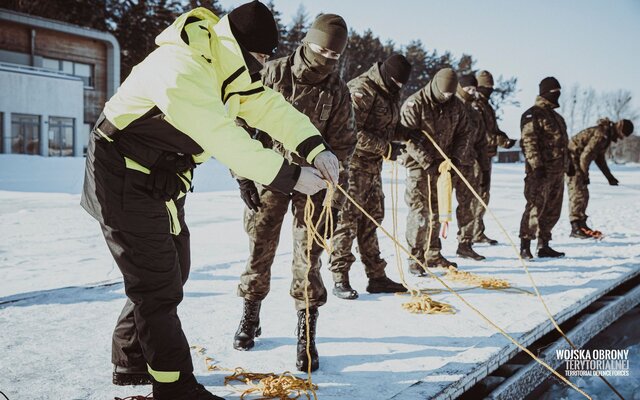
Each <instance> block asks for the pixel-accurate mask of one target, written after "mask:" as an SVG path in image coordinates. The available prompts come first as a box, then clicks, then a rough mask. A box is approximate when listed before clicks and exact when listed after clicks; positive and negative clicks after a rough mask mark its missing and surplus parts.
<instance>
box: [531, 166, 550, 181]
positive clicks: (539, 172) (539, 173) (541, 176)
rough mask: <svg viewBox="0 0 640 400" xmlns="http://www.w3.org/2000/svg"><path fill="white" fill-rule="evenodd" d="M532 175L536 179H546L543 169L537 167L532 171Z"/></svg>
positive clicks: (545, 172)
mask: <svg viewBox="0 0 640 400" xmlns="http://www.w3.org/2000/svg"><path fill="white" fill-rule="evenodd" d="M533 174H534V175H535V176H536V178H538V179H544V178H546V177H547V170H546V169H545V168H544V167H538V168H536V169H534V170H533Z"/></svg>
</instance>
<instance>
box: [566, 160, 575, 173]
mask: <svg viewBox="0 0 640 400" xmlns="http://www.w3.org/2000/svg"><path fill="white" fill-rule="evenodd" d="M567 176H576V167H574V166H573V163H572V162H569V168H568V169H567Z"/></svg>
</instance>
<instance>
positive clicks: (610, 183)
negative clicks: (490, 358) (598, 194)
mask: <svg viewBox="0 0 640 400" xmlns="http://www.w3.org/2000/svg"><path fill="white" fill-rule="evenodd" d="M608 180H609V185H611V186H618V183H620V182H618V180H617V179H616V178H614V177H613V176H612V177H611V178H609V179H608Z"/></svg>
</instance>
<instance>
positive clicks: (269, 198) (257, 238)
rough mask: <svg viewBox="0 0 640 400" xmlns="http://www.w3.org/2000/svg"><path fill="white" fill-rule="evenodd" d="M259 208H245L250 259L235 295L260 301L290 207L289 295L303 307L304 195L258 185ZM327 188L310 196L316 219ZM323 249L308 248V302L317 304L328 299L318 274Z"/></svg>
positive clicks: (305, 255)
mask: <svg viewBox="0 0 640 400" xmlns="http://www.w3.org/2000/svg"><path fill="white" fill-rule="evenodd" d="M256 186H257V187H258V190H260V201H261V202H262V207H260V210H259V211H257V212H254V211H251V210H249V209H248V208H245V210H244V228H245V231H246V232H247V235H248V236H249V259H248V261H247V267H246V270H245V271H244V273H243V274H242V275H241V277H240V284H239V285H238V296H240V297H244V298H245V299H246V300H253V301H257V300H263V299H264V298H265V297H266V296H267V294H268V293H269V289H270V286H271V266H272V265H273V260H274V258H275V256H276V250H277V248H278V243H279V239H280V229H281V228H282V221H283V220H284V217H285V215H286V213H287V211H288V209H289V204H290V203H291V211H292V212H293V262H292V266H291V271H292V274H293V279H292V281H291V289H290V294H291V297H293V298H294V300H295V307H296V310H304V308H305V287H304V281H305V275H306V270H307V228H306V225H305V223H304V207H305V203H306V201H307V196H306V195H303V194H301V193H294V194H293V195H286V194H283V193H279V192H272V191H270V190H268V189H266V188H260V186H259V185H256ZM325 193H326V191H325V190H322V191H320V192H319V193H317V194H315V195H314V196H311V199H312V201H313V203H314V205H315V209H314V215H313V219H314V221H317V219H318V216H319V214H320V212H321V210H322V201H323V199H324V196H325ZM321 254H322V248H321V247H320V246H318V245H317V244H316V243H313V246H312V248H311V270H310V271H309V287H308V293H309V304H310V306H311V307H319V306H322V305H323V304H325V303H326V302H327V290H326V289H325V287H324V283H323V282H322V276H321V275H320V267H321V260H320V255H321Z"/></svg>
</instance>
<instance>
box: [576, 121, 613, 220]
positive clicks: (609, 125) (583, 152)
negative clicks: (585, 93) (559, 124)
mask: <svg viewBox="0 0 640 400" xmlns="http://www.w3.org/2000/svg"><path fill="white" fill-rule="evenodd" d="M615 135H616V132H615V124H614V123H613V122H611V121H610V120H609V119H606V118H605V119H601V120H599V121H598V125H596V126H593V127H591V128H587V129H585V130H583V131H582V132H580V133H578V134H576V135H575V136H574V137H573V138H571V141H569V157H570V158H571V162H572V163H573V165H574V166H575V170H576V173H575V175H574V176H567V186H568V188H569V221H571V222H573V221H581V220H586V219H587V214H586V211H587V204H588V203H589V189H588V187H587V185H588V180H589V165H590V164H591V162H592V161H595V162H596V164H597V165H598V167H600V169H601V170H602V172H603V173H604V174H605V176H607V178H609V177H613V175H612V174H611V172H610V171H609V167H608V166H607V162H606V160H605V153H606V152H607V149H608V148H609V145H610V144H611V141H612V138H613V137H614V136H615Z"/></svg>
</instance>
